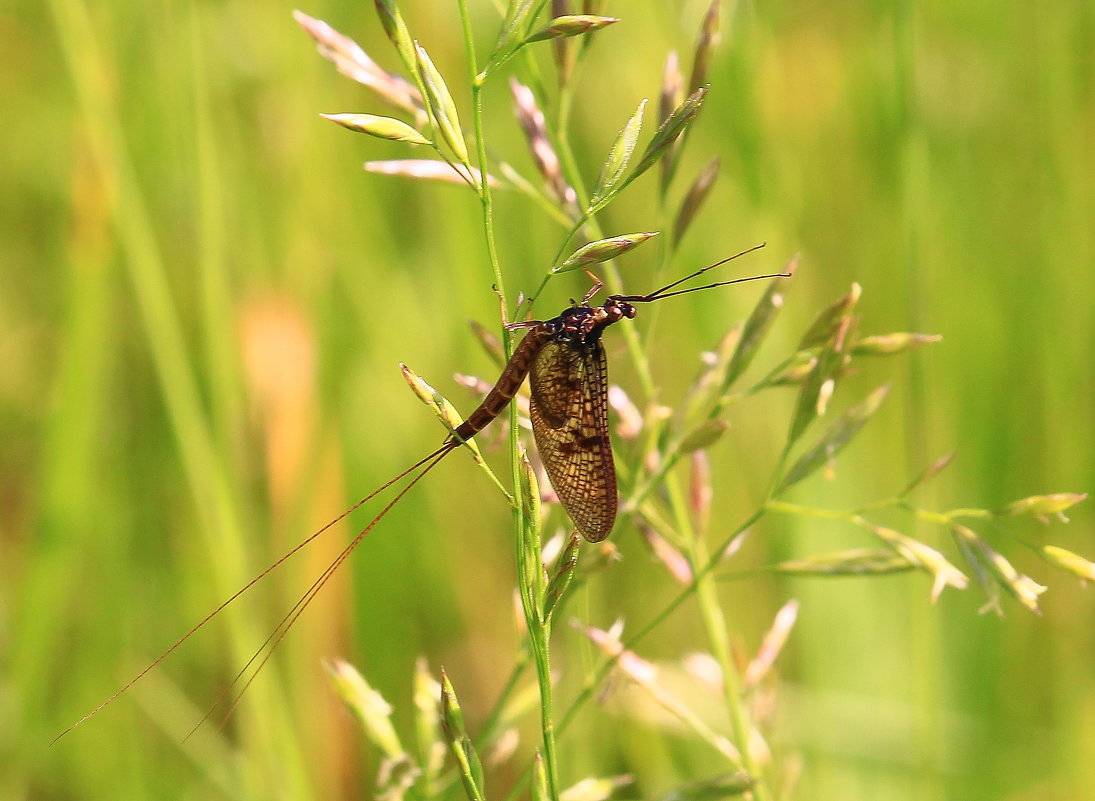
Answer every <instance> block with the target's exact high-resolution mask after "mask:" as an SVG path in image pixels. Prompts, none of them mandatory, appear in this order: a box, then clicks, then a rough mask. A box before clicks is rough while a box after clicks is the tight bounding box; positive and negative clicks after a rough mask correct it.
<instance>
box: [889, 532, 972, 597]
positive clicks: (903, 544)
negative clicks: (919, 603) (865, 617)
mask: <svg viewBox="0 0 1095 801" xmlns="http://www.w3.org/2000/svg"><path fill="white" fill-rule="evenodd" d="M871 531H872V532H874V534H875V536H877V537H878V538H879V539H881V540H882V541H883V542H885V543H886V544H887V545H889V546H890V547H891V548H893V550H894V551H895V552H896V553H898V554H899V555H900V556H901V558H903V559H904V560H905V561H906V562H908V563H909V564H910V565H912V566H913V567H916V568H919V569H921V570H924V571H925V572H927V573H929V574H931V575H932V577H933V578H934V579H935V581H934V583H933V585H932V592H931V599H932V602H933V603H934V602H935V600H936V599H937V598H938V597H939V595H940V593H942V592H943V590H944V589H945V588H946V587H948V586H950V587H954V588H955V589H959V590H964V589H965V588H966V586H967V585H968V584H969V578H968V577H967V576H966V574H965V573H963V572H962V571H961V570H959V569H958V568H957V567H955V566H954V565H952V564H951V563H950V562H948V561H947V559H946V557H945V556H943V554H941V553H939V551H937V550H935V549H934V548H931V547H929V546H927V545H925V544H924V543H922V542H920V541H919V540H915V539H913V538H912V537H907V536H905V535H904V534H902V533H901V532H899V531H894V530H893V529H892V528H886V527H885V526H872V527H871Z"/></svg>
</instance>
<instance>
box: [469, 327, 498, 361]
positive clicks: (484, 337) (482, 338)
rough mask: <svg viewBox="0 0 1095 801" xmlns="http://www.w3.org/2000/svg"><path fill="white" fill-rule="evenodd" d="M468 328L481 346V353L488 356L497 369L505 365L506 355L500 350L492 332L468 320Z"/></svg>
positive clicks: (496, 338)
mask: <svg viewBox="0 0 1095 801" xmlns="http://www.w3.org/2000/svg"><path fill="white" fill-rule="evenodd" d="M468 327H469V328H471V332H472V334H473V335H474V336H475V339H476V341H477V342H478V343H479V344H480V346H482V348H483V351H484V352H485V353H486V354H487V355H488V356H490V358H491V361H493V362H494V363H495V364H497V365H498V366H499V367H501V366H502V365H504V364H505V363H506V354H505V351H503V349H502V343H501V341H500V340H499V339H498V337H497V336H495V335H494V332H493V331H491V330H489V329H488V328H487V327H486V326H485V325H483V324H482V323H480V322H478V321H477V320H468Z"/></svg>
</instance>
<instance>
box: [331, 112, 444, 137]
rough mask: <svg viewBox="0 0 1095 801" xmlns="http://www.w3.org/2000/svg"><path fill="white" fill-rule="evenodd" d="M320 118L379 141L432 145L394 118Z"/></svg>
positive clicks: (369, 116)
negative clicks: (388, 140) (387, 140)
mask: <svg viewBox="0 0 1095 801" xmlns="http://www.w3.org/2000/svg"><path fill="white" fill-rule="evenodd" d="M319 116H321V117H323V119H325V120H330V121H331V122H336V123H338V124H339V125H341V126H342V127H343V128H347V129H349V130H351V131H356V132H357V133H363V134H368V135H369V136H375V137H377V138H378V139H390V140H392V141H393V142H410V143H411V144H413V145H428V144H430V140H429V139H427V138H426V137H425V136H423V135H422V134H421V133H419V132H418V131H416V130H415V129H414V128H412V127H411V126H410V125H407V123H405V122H401V121H400V120H397V119H394V118H392V117H378V116H377V115H375V114H320V115H319Z"/></svg>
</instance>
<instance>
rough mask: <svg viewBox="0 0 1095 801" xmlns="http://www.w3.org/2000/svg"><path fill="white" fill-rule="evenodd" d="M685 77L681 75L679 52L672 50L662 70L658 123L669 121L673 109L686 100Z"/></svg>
mask: <svg viewBox="0 0 1095 801" xmlns="http://www.w3.org/2000/svg"><path fill="white" fill-rule="evenodd" d="M683 87H684V76H683V75H681V66H680V63H679V60H678V59H677V51H675V50H670V51H669V54H668V55H667V56H666V57H665V68H664V69H663V70H662V91H661V96H660V97H659V99H658V123H659V124H661V123H663V122H665V121H666V120H667V119H669V115H670V114H672V113H673V109H675V108H676V107H677V106H679V105H680V104H681V101H683V100H684V88H683Z"/></svg>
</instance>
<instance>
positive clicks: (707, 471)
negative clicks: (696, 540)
mask: <svg viewBox="0 0 1095 801" xmlns="http://www.w3.org/2000/svg"><path fill="white" fill-rule="evenodd" d="M714 497H715V491H714V490H713V489H712V488H711V462H710V460H709V459H708V458H707V451H705V450H696V451H693V452H692V473H691V476H690V480H689V482H688V500H689V503H690V505H691V506H692V514H693V515H694V516H695V518H696V523H697V526H696V527H697V528H698V529H699V530H700V531H704V530H706V528H707V520H708V517H709V516H710V514H711V500H712V499H713V498H714Z"/></svg>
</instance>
